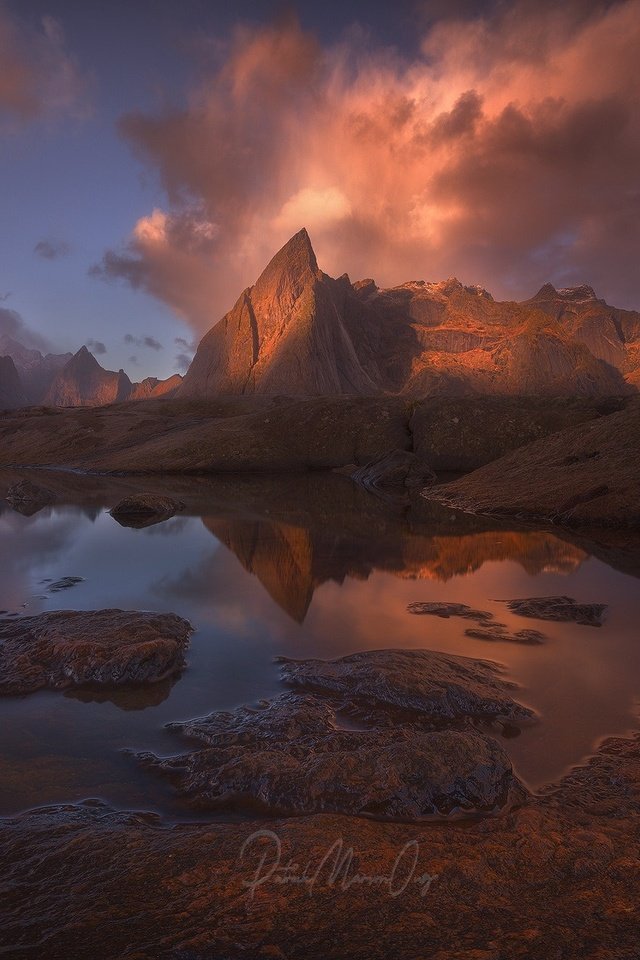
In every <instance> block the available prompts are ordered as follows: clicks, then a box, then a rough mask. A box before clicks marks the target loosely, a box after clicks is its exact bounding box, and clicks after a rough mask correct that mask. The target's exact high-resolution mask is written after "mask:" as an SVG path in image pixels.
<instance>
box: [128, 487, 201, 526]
mask: <svg viewBox="0 0 640 960" xmlns="http://www.w3.org/2000/svg"><path fill="white" fill-rule="evenodd" d="M179 510H184V503H182V502H181V501H180V500H173V499H172V498H171V497H158V496H156V495H155V494H151V493H140V494H136V495H133V496H130V497H125V498H124V499H123V500H121V501H120V502H119V503H117V504H116V505H115V507H114V508H113V509H112V510H111V516H112V517H113V519H114V520H117V521H118V523H119V524H120V526H122V527H137V528H142V527H150V526H152V525H153V524H154V523H162V522H163V521H164V520H169V519H170V518H171V517H173V516H174V515H175V514H176V513H177V512H178V511H179Z"/></svg>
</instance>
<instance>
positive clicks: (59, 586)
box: [47, 577, 84, 593]
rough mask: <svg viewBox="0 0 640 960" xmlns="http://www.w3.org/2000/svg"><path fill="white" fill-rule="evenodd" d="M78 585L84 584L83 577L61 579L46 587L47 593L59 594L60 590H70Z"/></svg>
mask: <svg viewBox="0 0 640 960" xmlns="http://www.w3.org/2000/svg"><path fill="white" fill-rule="evenodd" d="M78 583H84V577H61V578H60V580H54V581H53V582H52V583H50V584H49V585H48V587H47V590H48V592H49V593H60V591H61V590H70V589H71V587H75V586H76V584H78Z"/></svg>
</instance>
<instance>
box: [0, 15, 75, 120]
mask: <svg viewBox="0 0 640 960" xmlns="http://www.w3.org/2000/svg"><path fill="white" fill-rule="evenodd" d="M86 112H87V102H86V83H85V80H84V78H83V77H82V76H81V74H80V71H79V70H78V67H77V66H76V64H75V62H74V60H73V59H72V58H71V56H70V55H69V54H68V53H67V51H66V49H65V38H64V33H63V31H62V27H61V26H60V24H59V23H58V21H57V20H54V19H53V17H43V18H42V20H41V22H40V24H39V27H38V28H35V27H33V26H31V25H30V24H27V23H26V22H25V23H23V22H22V21H20V20H18V19H17V18H13V17H11V16H10V14H9V13H8V11H7V10H6V9H4V8H3V7H2V6H0V120H4V121H6V120H7V118H11V119H13V120H18V121H19V122H24V121H28V120H33V119H35V118H37V117H40V116H52V115H55V114H60V113H65V114H73V115H76V116H82V115H84V114H85V113H86Z"/></svg>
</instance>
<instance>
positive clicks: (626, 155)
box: [93, 0, 640, 333]
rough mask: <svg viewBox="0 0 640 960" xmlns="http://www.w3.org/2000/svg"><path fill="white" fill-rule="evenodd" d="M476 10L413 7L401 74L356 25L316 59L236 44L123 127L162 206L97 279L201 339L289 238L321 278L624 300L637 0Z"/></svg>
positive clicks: (269, 45)
mask: <svg viewBox="0 0 640 960" xmlns="http://www.w3.org/2000/svg"><path fill="white" fill-rule="evenodd" d="M427 7H430V12H429V10H427V9H426V8H427ZM440 7H442V5H441V4H440ZM475 8H476V5H474V4H466V3H464V2H463V3H461V4H459V5H458V6H457V7H456V11H457V15H456V17H455V18H451V17H448V18H446V19H442V18H438V17H437V16H435V15H434V11H435V12H436V13H437V11H438V4H437V3H435V4H427V5H425V10H426V14H425V23H426V26H425V27H424V30H425V33H424V37H423V39H422V44H421V52H420V54H419V55H418V56H416V57H415V58H414V59H411V60H408V59H405V58H403V57H401V56H400V55H399V54H398V52H397V51H394V50H388V49H381V48H375V47H372V46H371V45H370V42H369V40H368V38H367V35H366V34H365V33H364V32H363V31H362V30H352V31H351V32H349V33H348V34H347V35H346V36H345V37H344V38H343V39H342V40H341V42H339V43H337V44H335V45H334V46H332V47H330V48H326V49H323V48H321V46H320V45H319V44H318V42H317V41H316V40H315V39H314V38H313V37H312V36H309V35H308V34H306V33H305V32H304V31H303V30H302V29H301V27H300V26H299V24H298V23H297V22H296V21H295V20H289V21H287V22H284V23H280V24H279V25H278V26H274V27H267V28H261V29H255V30H249V29H247V28H242V29H239V30H237V31H236V33H235V34H234V36H233V38H232V40H231V42H230V43H229V45H228V49H227V50H226V55H225V57H224V58H223V59H222V60H221V61H220V63H219V64H218V65H217V67H216V68H215V69H213V70H212V71H211V73H210V75H209V76H208V77H206V78H205V79H204V80H203V81H202V82H201V83H200V85H199V86H198V87H197V88H195V89H193V90H192V91H191V93H190V96H189V100H188V103H187V105H186V106H185V107H184V109H181V110H176V109H173V110H167V111H166V112H164V113H160V114H156V115H149V114H145V113H133V114H130V115H128V116H126V117H124V118H123V119H122V121H121V124H120V127H121V131H122V134H123V136H124V137H125V138H126V139H127V140H128V141H129V143H130V144H131V145H132V147H133V149H134V150H135V151H136V153H137V154H138V155H139V156H140V157H141V159H142V160H143V162H145V163H147V164H149V165H150V166H151V167H153V168H154V169H156V170H157V171H158V173H159V175H160V177H161V180H162V183H163V185H164V189H165V192H166V209H155V210H153V211H152V212H151V213H150V214H149V215H148V216H146V217H143V218H141V219H140V220H139V221H138V222H137V223H136V224H135V226H134V227H133V229H132V234H131V237H130V238H129V240H128V241H127V243H126V245H125V246H124V247H123V248H122V249H121V250H119V251H108V252H107V253H106V254H105V257H104V259H103V261H102V263H101V264H100V265H98V266H97V267H96V268H94V271H93V272H94V274H96V275H98V276H102V277H104V278H105V279H111V280H113V279H121V280H124V281H125V282H128V283H129V284H131V285H132V286H133V287H137V288H140V289H144V290H146V291H148V292H150V293H151V294H153V295H154V296H156V297H158V298H159V299H161V300H163V301H164V302H166V303H168V304H169V305H170V306H171V307H173V308H174V310H175V311H176V312H177V313H178V314H179V315H181V316H182V317H184V318H186V319H187V320H188V321H189V322H190V324H191V325H192V327H193V329H194V330H195V331H196V332H198V333H200V332H202V331H203V330H205V329H207V328H208V327H209V326H211V324H212V323H213V322H215V321H216V320H218V319H219V318H220V316H221V315H222V313H223V312H224V311H225V310H227V309H228V308H229V307H230V306H231V304H232V303H233V302H234V300H235V299H236V297H237V296H238V295H239V293H240V292H241V291H242V289H243V288H244V287H246V286H247V285H249V284H250V283H252V282H253V281H254V280H255V278H256V277H257V275H258V274H259V272H260V270H261V269H262V267H263V266H264V265H265V263H266V262H267V261H268V259H269V258H270V256H271V255H272V254H273V253H274V252H275V250H277V249H278V247H279V246H280V245H281V244H282V243H283V242H285V241H286V240H287V238H288V237H289V236H290V235H291V234H292V233H293V232H294V231H296V230H297V229H299V228H300V227H301V226H303V225H305V226H307V228H308V229H309V231H310V233H311V237H312V240H313V242H314V245H315V247H316V252H317V254H318V259H319V262H320V264H321V265H322V267H323V269H325V270H327V272H329V273H332V274H334V275H338V274H341V273H342V272H343V271H345V270H347V271H348V272H349V273H350V275H351V276H352V277H353V278H354V279H355V278H358V277H362V276H374V277H376V279H377V280H378V281H379V282H380V283H383V284H393V283H399V282H402V281H403V280H407V279H411V278H426V279H439V278H441V277H447V276H451V275H458V276H460V277H461V278H462V279H464V280H465V281H466V282H479V283H482V284H483V285H484V286H487V287H488V288H490V289H492V291H493V292H494V293H495V294H496V295H497V296H514V295H517V296H527V295H530V294H531V293H532V292H533V291H534V290H535V289H536V288H537V287H538V286H539V285H541V283H542V282H544V281H545V280H547V279H551V280H555V281H556V282H561V283H562V284H565V283H567V284H568V283H572V282H581V281H589V282H590V283H592V284H593V285H594V286H595V287H596V289H597V290H598V292H599V293H600V295H604V296H606V297H607V298H608V299H609V300H610V301H612V302H619V303H620V304H621V305H624V304H628V303H631V304H633V303H635V304H638V303H639V302H640V277H639V275H638V271H637V265H636V251H637V249H638V246H639V244H640V187H639V185H638V176H637V171H638V169H640V71H638V69H637V50H638V45H639V43H640V0H620V2H614V3H600V2H596V0H594V2H589V0H580V2H577V0H576V2H569V3H567V4H555V5H553V4H551V3H545V4H543V6H542V7H541V6H540V4H535V3H533V2H532V0H520V2H516V3H514V4H501V3H496V4H495V5H491V6H490V7H489V8H488V9H489V12H488V13H485V15H484V16H476V15H473V10H474V9H475Z"/></svg>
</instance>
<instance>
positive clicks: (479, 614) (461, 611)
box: [407, 602, 504, 626]
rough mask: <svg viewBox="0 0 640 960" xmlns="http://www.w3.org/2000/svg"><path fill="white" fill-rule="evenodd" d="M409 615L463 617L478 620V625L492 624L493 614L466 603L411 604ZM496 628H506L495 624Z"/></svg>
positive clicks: (445, 618)
mask: <svg viewBox="0 0 640 960" xmlns="http://www.w3.org/2000/svg"><path fill="white" fill-rule="evenodd" d="M407 610H408V611H409V613H415V614H418V615H419V616H423V615H425V614H426V615H429V616H433V617H442V618H443V619H444V620H448V619H449V617H462V618H463V619H464V620H476V621H477V622H478V623H492V622H493V614H492V613H488V612H487V611H486V610H474V609H473V608H472V607H468V606H467V605H466V603H436V602H433V603H410V604H409V605H408V606H407ZM494 625H495V626H504V624H494Z"/></svg>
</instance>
